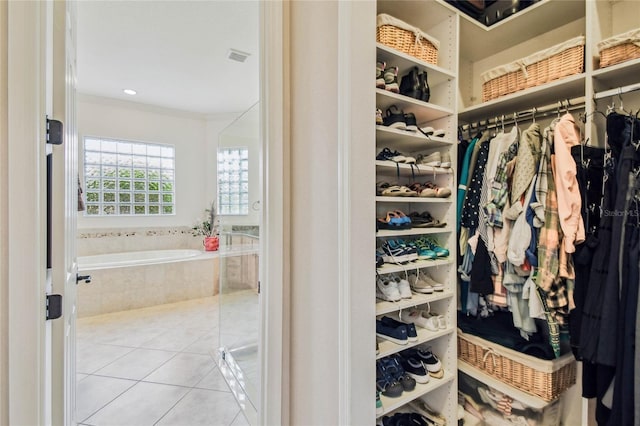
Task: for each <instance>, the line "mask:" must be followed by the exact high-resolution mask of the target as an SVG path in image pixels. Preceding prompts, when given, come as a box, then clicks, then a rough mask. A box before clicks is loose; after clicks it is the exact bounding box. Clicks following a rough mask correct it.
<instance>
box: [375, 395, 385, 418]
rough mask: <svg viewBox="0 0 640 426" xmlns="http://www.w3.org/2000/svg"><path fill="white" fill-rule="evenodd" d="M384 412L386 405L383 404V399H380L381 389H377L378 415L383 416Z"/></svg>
mask: <svg viewBox="0 0 640 426" xmlns="http://www.w3.org/2000/svg"><path fill="white" fill-rule="evenodd" d="M382 413H384V407H383V406H382V400H381V399H380V391H379V390H377V391H376V416H381V415H382Z"/></svg>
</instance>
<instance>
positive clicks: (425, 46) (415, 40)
mask: <svg viewBox="0 0 640 426" xmlns="http://www.w3.org/2000/svg"><path fill="white" fill-rule="evenodd" d="M377 20H378V24H377V29H376V41H377V42H378V43H382V44H384V45H385V46H389V47H391V48H394V49H396V50H399V51H400V52H403V53H406V54H407V55H411V56H413V57H414V58H418V59H420V60H422V61H424V62H428V63H430V64H433V65H437V64H438V48H439V47H440V42H439V41H438V40H436V39H435V38H433V37H431V36H429V35H428V34H426V33H424V32H423V31H422V30H420V29H418V28H416V27H413V26H411V25H409V24H407V23H406V22H403V21H401V20H399V19H397V18H394V17H393V16H390V15H387V14H384V13H383V14H380V15H378V19H377Z"/></svg>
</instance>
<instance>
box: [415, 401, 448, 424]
mask: <svg viewBox="0 0 640 426" xmlns="http://www.w3.org/2000/svg"><path fill="white" fill-rule="evenodd" d="M409 407H410V408H411V409H412V410H413V411H415V412H416V413H418V414H421V415H422V416H424V417H425V418H426V419H427V420H428V421H429V422H431V423H432V424H433V426H446V424H447V419H445V418H444V417H443V416H442V415H440V414H438V413H436V412H435V411H434V410H433V409H432V408H431V407H429V406H428V405H427V404H426V403H425V402H424V400H422V399H420V398H417V399H414V400H413V401H411V402H409Z"/></svg>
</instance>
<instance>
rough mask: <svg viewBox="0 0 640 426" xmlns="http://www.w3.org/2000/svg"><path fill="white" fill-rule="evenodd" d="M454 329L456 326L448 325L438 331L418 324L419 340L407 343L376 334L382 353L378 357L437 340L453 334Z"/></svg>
mask: <svg viewBox="0 0 640 426" xmlns="http://www.w3.org/2000/svg"><path fill="white" fill-rule="evenodd" d="M454 331H455V327H448V328H445V329H444V330H438V331H429V330H427V329H426V328H421V327H417V326H416V332H417V334H418V340H416V341H415V342H408V343H407V344H406V345H398V344H396V343H393V342H392V341H390V340H384V339H383V338H381V337H377V336H376V338H377V339H378V349H379V350H380V353H378V355H376V359H380V358H384V357H385V356H389V355H393V354H395V353H398V352H402V351H404V350H405V349H409V348H413V347H415V346H418V345H421V344H423V343H426V342H430V341H431V340H435V339H437V338H440V337H442V336H446V335H448V334H452V333H453V332H454Z"/></svg>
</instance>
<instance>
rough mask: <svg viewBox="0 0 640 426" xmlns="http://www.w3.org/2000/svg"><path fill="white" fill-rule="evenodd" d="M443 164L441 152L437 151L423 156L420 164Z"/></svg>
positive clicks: (435, 165)
mask: <svg viewBox="0 0 640 426" xmlns="http://www.w3.org/2000/svg"><path fill="white" fill-rule="evenodd" d="M441 164H442V156H441V155H440V152H438V151H435V152H432V153H431V154H429V155H427V156H423V157H422V159H421V161H420V165H422V166H431V167H440V165H441Z"/></svg>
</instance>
